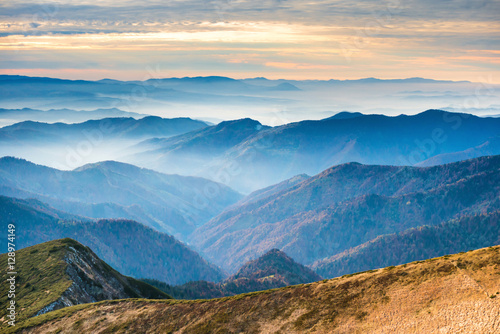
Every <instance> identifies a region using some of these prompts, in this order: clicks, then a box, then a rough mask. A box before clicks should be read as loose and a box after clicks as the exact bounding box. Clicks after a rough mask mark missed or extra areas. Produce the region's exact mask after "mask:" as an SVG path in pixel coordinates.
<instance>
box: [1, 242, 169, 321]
mask: <svg viewBox="0 0 500 334" xmlns="http://www.w3.org/2000/svg"><path fill="white" fill-rule="evenodd" d="M0 266H1V267H2V269H5V268H7V254H1V255H0ZM16 270H17V272H18V275H16V292H17V294H16V298H15V301H16V307H17V310H18V317H17V319H16V320H17V321H21V320H24V319H26V318H30V317H33V316H37V315H41V314H44V313H47V312H50V311H53V310H58V309H60V308H63V307H68V306H72V305H78V304H84V303H94V302H97V301H101V300H111V299H124V298H151V299H166V298H171V297H170V296H168V295H167V294H165V293H164V292H162V291H160V290H158V289H156V288H154V287H152V286H150V285H148V284H146V283H144V282H141V281H138V280H135V279H133V278H131V277H127V276H123V275H121V274H120V273H119V272H117V271H116V270H114V269H113V268H111V267H110V266H109V265H108V264H107V263H106V262H104V261H102V260H101V259H99V258H98V257H97V256H96V255H95V254H94V252H92V250H91V249H90V248H88V247H85V246H83V245H82V244H80V243H78V242H76V241H74V240H72V239H69V238H67V239H60V240H54V241H49V242H46V243H43V244H39V245H36V246H32V247H28V248H23V249H19V250H17V251H16ZM0 277H1V279H2V282H6V280H7V278H8V277H9V276H8V275H7V272H6V271H5V270H2V273H1V275H0ZM8 288H9V285H8V284H2V285H1V288H0V289H1V297H0V304H1V305H7V304H8V303H9V299H8V296H7V295H8V293H7V291H8ZM6 314H7V309H6V308H4V307H2V309H1V310H0V318H2V319H4V320H2V323H1V324H0V326H1V327H7V326H5V319H6V317H5V316H6Z"/></svg>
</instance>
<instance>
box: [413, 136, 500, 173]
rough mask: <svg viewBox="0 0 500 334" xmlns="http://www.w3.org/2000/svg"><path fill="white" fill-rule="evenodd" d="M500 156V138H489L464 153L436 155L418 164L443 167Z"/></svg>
mask: <svg viewBox="0 0 500 334" xmlns="http://www.w3.org/2000/svg"><path fill="white" fill-rule="evenodd" d="M498 154H500V136H496V137H492V138H489V139H488V140H487V141H485V142H484V143H482V144H481V145H478V146H476V147H471V148H469V149H467V150H464V151H460V152H453V153H445V154H439V155H436V156H434V157H432V158H429V159H427V160H424V161H422V162H420V163H418V166H423V167H426V166H435V165H443V164H446V163H450V162H455V161H460V160H466V159H473V158H477V157H482V156H486V155H498Z"/></svg>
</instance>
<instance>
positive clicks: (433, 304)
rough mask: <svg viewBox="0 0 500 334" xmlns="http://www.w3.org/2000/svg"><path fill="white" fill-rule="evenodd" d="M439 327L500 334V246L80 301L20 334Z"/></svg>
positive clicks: (418, 329) (387, 330)
mask: <svg viewBox="0 0 500 334" xmlns="http://www.w3.org/2000/svg"><path fill="white" fill-rule="evenodd" d="M438 330H439V331H440V332H443V333H457V332H464V333H465V332H466V333H498V331H499V330H500V246H496V247H489V248H485V249H480V250H476V251H471V252H468V253H460V254H455V255H449V256H444V257H441V258H434V259H430V260H426V261H419V262H413V263H410V264H405V265H401V266H397V267H388V268H385V269H379V270H373V271H370V272H364V273H359V274H355V275H346V276H343V277H340V278H336V279H331V280H325V281H320V282H316V283H311V284H305V285H297V286H291V287H286V288H280V289H274V290H267V291H262V292H255V293H249V294H243V295H238V296H233V297H226V298H221V299H215V300H200V301H171V300H170V301H149V300H141V299H133V300H121V301H106V302H100V303H95V304H87V305H78V306H76V307H70V308H66V309H62V310H59V311H56V312H51V313H48V314H45V315H43V316H40V317H36V318H32V319H29V320H28V321H25V322H24V323H21V324H19V326H18V327H17V331H18V332H20V333H48V332H53V333H72V332H75V331H79V332H89V333H90V332H92V333H140V332H150V333H160V332H161V333H170V332H173V331H179V332H185V333H228V332H229V333H238V332H245V333H303V332H316V333H347V332H349V333H360V332H370V333H397V332H399V333H401V332H404V333H412V332H415V333H429V332H437V331H438ZM12 332H14V331H10V332H8V333H12Z"/></svg>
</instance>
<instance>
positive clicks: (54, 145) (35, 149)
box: [0, 111, 207, 170]
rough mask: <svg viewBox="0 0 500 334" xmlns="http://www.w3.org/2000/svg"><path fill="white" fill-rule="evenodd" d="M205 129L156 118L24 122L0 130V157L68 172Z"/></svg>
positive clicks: (181, 120)
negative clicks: (158, 140) (140, 144)
mask: <svg viewBox="0 0 500 334" xmlns="http://www.w3.org/2000/svg"><path fill="white" fill-rule="evenodd" d="M61 113H63V111H61ZM65 113H66V111H64V113H63V114H65ZM91 115H92V113H89V114H88V115H87V116H88V117H91ZM1 117H2V115H1V114H0V118H1ZM206 126H207V124H206V123H205V122H202V121H198V120H193V119H190V118H172V119H166V118H160V117H156V116H145V117H143V118H140V119H135V118H132V117H126V118H125V117H113V118H102V119H97V120H88V121H85V122H83V123H74V124H67V123H41V122H34V121H24V122H20V123H15V124H13V125H9V126H5V127H3V128H0V156H16V157H19V158H25V159H28V160H32V161H35V162H37V163H40V164H44V165H47V166H51V167H56V168H60V169H66V170H67V169H73V168H76V167H80V166H82V165H84V164H85V163H86V162H95V161H102V160H105V159H106V160H110V159H112V158H116V157H119V156H121V155H125V154H130V153H131V151H128V150H127V148H128V147H129V146H132V145H135V144H137V143H138V142H140V141H142V140H145V139H150V138H166V137H171V136H174V135H179V134H183V133H185V132H190V131H194V130H198V129H201V128H204V127H206ZM123 150H127V151H126V153H124V152H123Z"/></svg>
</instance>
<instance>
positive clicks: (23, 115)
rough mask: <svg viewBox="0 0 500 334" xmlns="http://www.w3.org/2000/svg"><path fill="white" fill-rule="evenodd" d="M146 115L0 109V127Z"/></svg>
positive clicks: (115, 109)
mask: <svg viewBox="0 0 500 334" xmlns="http://www.w3.org/2000/svg"><path fill="white" fill-rule="evenodd" d="M146 116H148V115H145V114H138V113H134V112H128V111H123V110H120V109H117V108H109V109H95V110H73V109H50V110H40V109H31V108H22V109H2V108H0V126H2V127H3V126H7V125H12V124H14V123H18V122H23V121H26V120H30V121H37V122H49V123H55V122H63V123H81V122H85V121H88V120H92V119H94V120H98V119H102V118H110V117H133V118H135V119H139V118H143V117H146Z"/></svg>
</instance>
